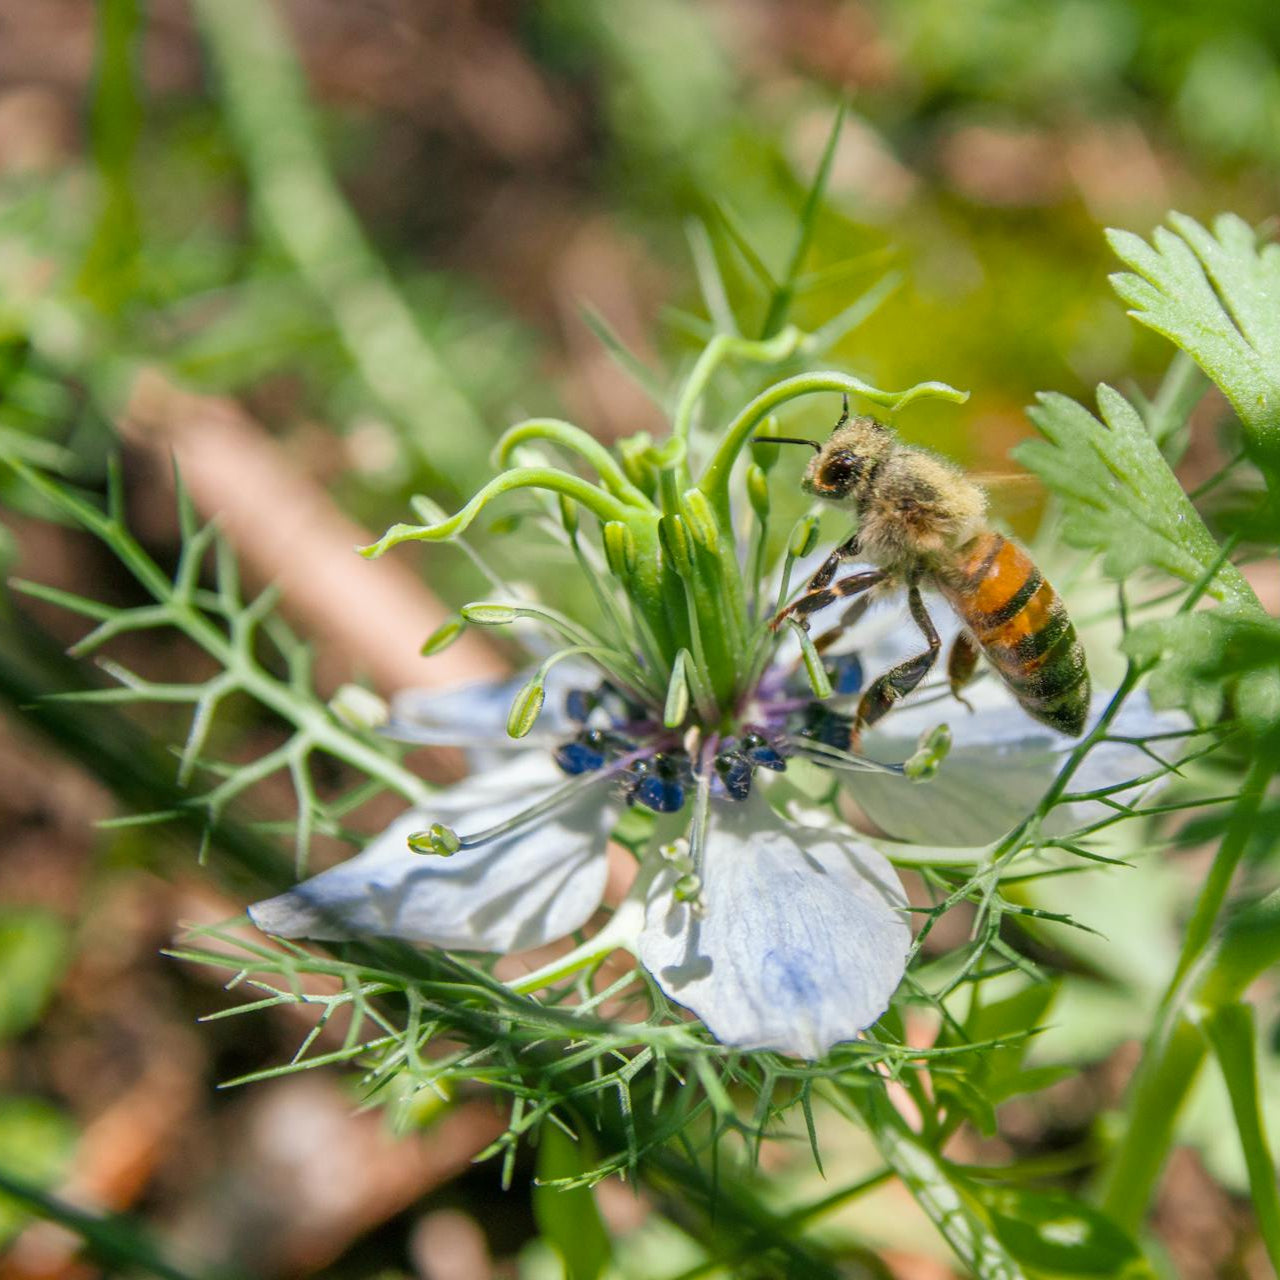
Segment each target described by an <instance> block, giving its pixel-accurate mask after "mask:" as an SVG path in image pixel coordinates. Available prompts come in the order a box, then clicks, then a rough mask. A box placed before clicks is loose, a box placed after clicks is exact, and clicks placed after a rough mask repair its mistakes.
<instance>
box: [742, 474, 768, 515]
mask: <svg viewBox="0 0 1280 1280" xmlns="http://www.w3.org/2000/svg"><path fill="white" fill-rule="evenodd" d="M747 498H748V500H749V501H750V503H751V510H752V511H754V512H755V513H756V519H757V520H759V521H760V523H761V524H763V523H764V522H765V521H766V520H768V518H769V477H768V476H767V475H766V474H765V469H764V468H763V467H761V466H757V465H756V464H755V463H754V462H753V463H752V464H751V465H750V466H749V467H748V468H747Z"/></svg>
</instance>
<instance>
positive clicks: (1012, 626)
mask: <svg viewBox="0 0 1280 1280" xmlns="http://www.w3.org/2000/svg"><path fill="white" fill-rule="evenodd" d="M759 438H760V439H769V440H771V441H774V442H776V443H781V444H804V445H808V446H809V447H810V448H812V449H813V450H814V452H815V456H814V457H813V458H812V459H811V460H810V462H809V465H808V467H807V469H806V470H805V474H804V479H803V480H802V482H801V483H802V486H803V488H804V490H805V492H806V493H811V494H813V495H814V496H815V497H818V498H824V499H826V500H827V501H829V502H839V503H847V504H850V505H851V506H852V507H853V509H854V511H855V512H856V514H857V517H858V529H857V532H856V533H855V534H854V535H853V537H851V538H850V539H849V540H848V541H847V542H844V543H842V544H841V545H840V546H838V547H837V548H836V549H835V550H834V551H833V552H832V553H831V554H830V555H829V556H828V557H827V559H826V561H825V562H824V563H823V565H822V567H821V568H820V569H819V570H818V571H817V573H815V574H814V575H813V577H812V579H811V580H810V581H809V584H808V589H807V591H806V592H805V594H804V595H802V596H800V597H799V598H798V599H796V600H795V601H793V602H792V603H791V604H790V605H788V606H787V607H786V608H785V609H783V610H782V611H781V612H780V613H779V614H778V615H777V617H776V618H774V620H773V623H772V626H773V627H774V629H775V630H776V629H777V628H778V627H779V626H780V625H781V624H782V623H783V622H784V621H786V620H787V619H788V618H794V619H797V620H799V621H801V622H802V623H803V622H804V619H806V618H807V617H808V616H809V615H810V614H812V613H816V612H817V611H818V610H819V609H823V608H825V607H826V606H827V605H829V604H832V603H834V602H835V601H837V600H842V599H847V598H850V597H860V599H858V600H857V601H856V602H855V604H854V605H853V607H852V608H850V609H849V610H847V611H846V613H845V615H844V616H843V617H842V618H841V620H840V626H839V627H838V628H837V629H836V630H834V631H832V632H830V633H828V634H827V635H826V636H823V637H820V638H819V640H818V641H817V642H816V643H817V644H818V645H819V647H820V648H821V647H824V645H825V643H826V642H828V641H829V640H831V639H834V638H835V636H836V635H838V634H839V632H840V631H841V630H843V629H844V628H846V627H848V626H850V625H852V623H853V622H854V621H855V620H856V618H857V617H858V616H860V614H861V612H862V610H863V609H865V607H866V605H867V604H868V603H870V600H871V599H872V597H871V596H870V595H869V594H866V593H869V592H871V591H872V590H873V589H878V590H877V592H876V594H880V593H881V592H883V590H885V589H887V588H890V587H894V586H900V587H905V588H906V592H907V605H908V608H909V609H910V612H911V617H912V619H913V620H914V621H915V624H916V626H917V627H918V628H919V629H920V633H921V634H922V635H923V636H924V640H925V644H926V648H925V650H924V652H922V653H920V654H917V655H916V656H915V657H913V658H908V659H907V660H906V661H905V662H902V663H899V664H898V665H897V666H895V667H893V668H892V669H891V670H889V671H886V672H885V673H884V674H883V675H882V676H880V677H879V678H878V679H876V680H875V681H873V682H872V684H871V685H870V686H869V687H868V688H867V690H866V692H865V693H864V694H863V695H862V698H861V699H860V701H859V703H858V709H857V713H856V716H855V720H854V734H855V738H856V735H857V734H858V733H859V732H860V731H861V729H862V728H863V727H865V726H867V725H871V724H874V723H875V722H876V721H877V720H879V719H880V718H881V717H882V716H883V715H884V714H885V713H886V712H887V711H889V709H890V708H891V707H892V706H893V705H894V703H896V702H897V701H898V700H899V699H901V698H903V697H905V696H906V695H907V694H908V693H910V692H911V691H912V690H913V689H914V688H915V687H916V686H917V685H918V684H919V683H920V681H921V680H923V679H924V677H925V675H926V674H927V673H928V672H929V671H930V670H931V668H932V667H933V666H934V664H935V662H936V661H937V658H938V653H939V651H940V649H941V641H940V640H939V638H938V631H937V628H936V627H935V626H934V624H933V619H932V618H930V616H929V614H928V611H927V610H926V609H925V606H924V601H923V599H922V597H921V594H920V588H921V586H922V585H927V586H932V587H934V588H936V589H937V590H938V591H939V592H940V593H941V595H942V596H943V598H944V599H945V600H946V601H947V603H948V604H949V605H950V606H951V608H952V609H953V610H954V611H955V613H956V615H957V617H959V619H960V621H961V623H962V624H963V629H962V630H961V632H960V633H959V635H958V636H957V637H956V640H955V643H954V645H953V646H952V649H951V653H950V656H949V658H948V662H947V675H948V679H949V683H950V686H951V691H952V693H953V694H955V695H956V696H957V697H959V696H960V690H961V689H962V688H963V687H964V686H965V685H966V684H967V683H968V682H969V680H970V679H971V678H972V676H973V673H974V669H975V667H976V666H977V662H978V658H979V655H981V656H984V657H985V658H986V659H987V661H988V662H989V663H990V664H991V666H992V668H993V669H994V670H995V672H996V674H997V675H998V676H999V677H1000V679H1001V680H1003V681H1004V683H1005V684H1006V685H1007V686H1008V688H1009V691H1010V692H1011V693H1012V694H1013V696H1014V697H1015V698H1016V699H1017V701H1018V704H1019V705H1020V706H1021V707H1022V709H1023V710H1024V711H1026V713H1027V714H1028V715H1030V716H1033V717H1034V718H1035V719H1036V720H1039V721H1040V722H1041V723H1042V724H1046V725H1048V726H1049V727H1050V728H1052V729H1056V730H1057V731H1058V732H1059V733H1064V734H1069V735H1071V736H1072V737H1075V736H1076V735H1078V734H1080V733H1081V732H1082V731H1083V730H1084V725H1085V719H1086V717H1087V715H1088V711H1089V671H1088V667H1087V666H1086V665H1085V656H1084V648H1083V646H1082V645H1081V644H1080V640H1079V637H1078V636H1077V635H1076V629H1075V626H1074V625H1073V624H1072V622H1071V618H1070V617H1069V616H1068V614H1067V610H1066V606H1065V605H1064V604H1063V603H1062V599H1061V597H1060V596H1059V595H1058V593H1057V592H1056V591H1055V590H1054V589H1053V588H1052V587H1051V586H1050V585H1049V583H1048V582H1047V581H1046V580H1045V579H1044V577H1043V576H1042V575H1041V573H1040V571H1039V569H1037V568H1036V566H1035V564H1034V563H1033V562H1032V560H1031V557H1030V556H1029V555H1027V553H1026V552H1025V551H1024V550H1023V549H1022V548H1021V547H1020V546H1018V544H1017V543H1015V542H1012V541H1010V540H1009V539H1008V538H1006V537H1004V536H1003V535H1002V534H999V533H997V532H996V531H995V530H994V529H992V528H991V527H990V526H989V524H988V523H987V516H986V509H987V502H986V495H985V494H984V493H983V491H982V490H981V489H980V488H979V487H978V486H977V485H976V484H975V483H973V482H972V481H971V480H969V479H968V478H967V477H966V476H965V475H964V474H963V473H962V472H961V471H960V470H959V469H958V468H957V467H955V466H953V465H952V464H951V463H949V462H945V461H944V460H943V459H941V458H939V457H937V456H935V455H934V454H932V453H929V452H928V451H926V450H924V449H917V448H912V447H909V446H907V445H904V444H902V443H901V442H900V441H899V440H898V438H897V437H896V436H895V434H894V433H893V431H892V430H891V429H890V428H889V427H887V426H885V425H884V424H883V423H880V422H877V421H876V420H875V419H874V418H869V417H857V418H851V417H850V416H849V402H848V400H847V399H846V400H845V405H844V413H843V415H842V416H841V418H840V421H839V422H837V423H836V425H835V428H834V429H833V430H832V432H831V436H830V438H829V439H828V440H827V441H826V443H825V444H821V443H819V442H818V441H816V440H802V439H791V438H780V437H759ZM854 558H856V559H859V560H863V561H868V562H870V563H871V564H873V565H875V566H876V567H875V568H874V569H871V570H867V571H863V572H859V573H854V574H851V575H850V576H849V577H846V578H840V579H836V577H835V575H836V571H837V570H838V569H839V567H840V564H841V562H842V561H844V560H849V559H854ZM805 625H807V624H805Z"/></svg>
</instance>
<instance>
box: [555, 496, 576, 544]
mask: <svg viewBox="0 0 1280 1280" xmlns="http://www.w3.org/2000/svg"><path fill="white" fill-rule="evenodd" d="M559 498H560V523H561V524H562V525H564V531H565V533H567V534H568V535H569V537H570V538H576V537H577V536H578V504H577V503H576V502H574V500H573V499H572V498H566V497H565V496H564V494H563V493H562V494H560V495H559Z"/></svg>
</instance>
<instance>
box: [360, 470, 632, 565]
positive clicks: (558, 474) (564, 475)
mask: <svg viewBox="0 0 1280 1280" xmlns="http://www.w3.org/2000/svg"><path fill="white" fill-rule="evenodd" d="M516 489H546V490H549V491H550V492H551V493H562V494H564V496H565V497H566V498H572V499H573V500H574V501H575V502H578V503H580V504H581V505H582V506H584V507H585V508H586V509H587V510H588V511H590V512H591V514H592V515H594V516H597V517H598V518H599V519H601V520H625V519H626V518H627V516H628V515H631V516H632V518H633V519H634V517H635V512H634V511H633V510H631V509H630V508H628V507H625V506H623V504H622V503H621V502H619V501H618V500H617V499H616V498H615V497H613V496H612V495H611V494H608V493H605V491H604V490H603V489H598V488H597V487H596V486H595V485H593V484H589V483H588V482H587V481H585V480H580V479H579V478H578V477H577V476H575V475H570V474H569V472H567V471H560V470H558V469H557V468H555V467H516V468H515V469H513V470H511V471H504V472H503V473H502V474H501V475H499V476H495V477H494V478H493V479H492V480H490V481H489V483H488V484H487V485H485V486H484V488H483V489H481V490H480V491H479V492H478V493H477V494H476V495H475V496H474V497H473V498H472V499H471V501H470V502H468V503H467V504H466V506H464V507H463V508H462V509H461V510H460V511H458V512H456V513H455V514H454V515H452V516H450V517H449V518H448V519H447V520H441V521H440V523H439V524H431V525H425V524H397V525H392V527H391V528H390V529H388V530H387V532H386V533H384V534H383V535H382V537H381V538H379V539H378V541H377V542H375V543H373V544H371V545H370V546H367V547H361V548H360V554H361V555H363V556H367V557H368V558H369V559H374V558H376V557H377V556H380V555H382V554H383V552H385V551H388V550H390V548H392V547H395V546H399V545H400V543H402V542H444V541H446V540H447V539H449V538H452V537H453V536H454V535H455V534H459V533H464V532H465V531H466V530H467V529H468V528H469V527H470V525H471V523H472V521H474V520H475V518H476V516H478V515H479V514H480V512H481V511H483V510H484V508H485V507H487V506H488V505H489V503H490V502H492V501H493V500H494V499H495V498H498V497H501V496H502V495H503V494H504V493H510V492H512V491H513V490H516Z"/></svg>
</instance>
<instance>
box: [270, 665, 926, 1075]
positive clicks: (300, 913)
mask: <svg viewBox="0 0 1280 1280" xmlns="http://www.w3.org/2000/svg"><path fill="white" fill-rule="evenodd" d="M512 692H513V688H512V686H509V685H508V686H502V685H485V686H478V687H475V688H472V689H470V690H464V691H461V692H459V693H452V694H446V695H443V696H441V697H438V698H430V697H424V696H422V695H419V694H408V695H405V696H402V697H401V698H400V699H398V700H397V704H396V706H395V715H394V717H393V720H392V726H391V728H392V731H393V732H395V733H397V734H399V735H402V736H405V737H408V738H410V739H412V740H415V741H424V740H426V741H431V742H435V741H441V740H443V738H444V737H447V736H448V726H449V724H450V723H452V724H454V725H455V726H456V728H455V733H454V740H455V741H456V740H462V741H465V742H468V743H470V744H472V746H473V749H475V748H477V746H478V748H479V750H481V751H482V752H483V753H484V758H485V759H486V760H487V759H488V753H489V752H490V751H492V750H493V749H495V748H496V749H501V748H502V747H503V746H504V745H505V746H507V747H511V746H512V745H513V743H512V740H511V739H510V738H505V739H504V737H501V736H499V731H500V730H501V728H502V722H503V721H504V720H505V718H506V705H505V703H506V701H509V700H510V697H511V694H512ZM564 702H565V703H568V704H569V705H570V706H571V707H572V708H573V709H574V710H575V711H577V712H578V713H583V712H584V711H585V714H586V721H585V723H584V724H579V725H577V726H573V725H572V724H571V728H573V729H574V731H573V732H572V733H570V734H569V735H568V736H567V737H566V738H565V740H564V741H562V742H561V743H560V745H559V746H558V748H556V749H555V750H554V751H550V752H549V751H546V750H543V749H525V748H524V744H523V743H521V744H520V746H521V749H518V750H511V751H508V753H507V754H508V758H507V760H506V761H505V762H503V763H500V764H497V765H493V766H487V767H485V768H483V769H482V770H481V771H479V772H476V773H474V774H472V775H471V776H470V777H468V778H467V779H466V780H465V781H463V782H460V783H458V784H456V785H455V786H453V787H450V788H448V789H447V790H445V791H442V792H441V793H440V795H439V796H438V797H436V798H435V800H434V802H433V804H432V805H431V806H430V808H429V809H422V810H410V811H409V812H408V813H405V814H403V815H402V816H401V817H400V818H398V819H397V820H396V821H395V822H393V823H392V824H391V826H390V827H388V828H387V830H386V831H385V832H383V833H382V835H381V836H379V837H378V838H377V839H376V840H374V841H373V842H372V843H371V844H370V845H369V846H368V847H367V848H366V849H365V850H364V851H363V852H361V853H360V854H358V855H357V856H356V857H354V858H352V859H351V860H349V861H347V862H344V863H341V864H340V865H338V866H336V867H334V868H333V869H331V870H329V871H326V872H323V873H322V874H320V875H318V876H315V877H314V878H312V879H311V880H308V881H306V882H305V883H303V884H301V885H299V886H298V887H297V888H295V889H293V890H291V891H290V892H288V893H285V894H282V895H280V896H279V897H277V898H272V899H270V900H268V901H266V902H261V903H258V904H257V905H256V906H254V907H253V908H251V912H250V914H251V915H252V918H253V920H254V922H255V924H257V925H258V927H259V928H261V929H263V930H265V931H266V932H268V933H274V934H278V935H281V936H285V937H308V938H315V939H340V938H351V937H356V936H390V937H396V938H402V939H407V940H410V941H415V942H429V943H433V944H435V945H437V946H442V947H450V948H454V949H457V950H464V951H487V952H503V953H505V952H511V951H522V950H526V949H529V948H533V947H538V946H542V945H543V944H545V943H548V942H552V941H555V940H556V939H558V938H563V937H565V936H566V935H567V934H570V933H572V932H573V931H574V930H576V929H578V928H580V927H581V926H582V925H584V924H585V923H586V922H587V921H588V920H589V919H590V918H591V916H592V915H593V914H594V913H595V912H596V910H597V909H598V908H599V906H600V903H601V899H602V898H603V895H604V889H605V878H606V863H607V857H606V842H607V839H608V835H609V832H610V830H611V829H612V827H613V826H614V824H615V823H616V821H617V819H618V817H619V816H620V814H621V812H622V810H623V808H624V807H625V806H626V805H627V804H628V803H630V804H635V805H639V806H642V807H644V808H646V809H649V810H652V811H654V812H656V813H658V814H660V815H664V816H667V815H671V814H673V813H675V812H678V811H680V810H682V809H686V808H687V809H691V810H693V811H694V812H693V817H692V821H693V823H694V828H693V831H692V832H691V834H690V836H689V837H688V838H686V839H673V840H663V839H661V838H660V837H658V836H656V837H655V841H654V848H653V850H652V852H651V854H650V856H649V858H648V859H647V860H646V863H645V864H644V865H643V866H642V867H641V869H640V873H639V875H638V877H637V880H636V884H635V887H634V888H633V890H632V892H631V895H630V896H629V898H628V900H627V902H625V903H624V904H623V905H622V906H621V907H620V908H619V909H618V911H616V912H615V914H614V916H613V917H612V919H611V921H610V922H609V924H607V925H606V926H605V928H604V929H603V930H602V931H601V933H600V934H598V935H597V936H596V937H595V938H594V939H592V941H591V943H590V944H589V945H588V948H587V952H586V956H585V957H584V958H590V957H594V956H598V955H601V954H604V953H605V952H607V951H609V950H612V949H613V948H614V947H617V946H623V947H628V948H630V949H631V950H632V951H634V953H635V954H636V955H637V957H638V958H639V960H640V961H641V963H642V964H644V965H645V967H646V968H647V969H648V970H649V972H650V973H651V974H652V975H653V977H654V978H655V980H656V981H657V982H658V984H659V985H660V986H661V987H662V988H663V990H664V991H665V992H666V993H667V994H668V995H669V996H670V997H671V998H672V999H673V1000H675V1001H676V1002H678V1003H680V1004H682V1005H684V1006H686V1007H687V1008H689V1009H691V1010H693V1012H694V1013H696V1014H698V1016H699V1017H701V1018H702V1020H703V1021H704V1022H705V1023H706V1025H707V1026H708V1028H709V1029H710V1030H711V1031H712V1033H713V1034H714V1035H716V1037H717V1038H718V1039H720V1040H721V1041H723V1042H724V1043H727V1044H733V1045H738V1046H741V1047H743V1048H769V1049H777V1050H781V1051H783V1052H788V1053H794V1054H798V1055H800V1056H803V1057H807V1058H818V1057H821V1056H822V1055H823V1054H824V1053H825V1052H826V1051H827V1050H828V1049H829V1048H830V1047H831V1046H832V1045H833V1044H835V1043H836V1042H838V1041H840V1040H846V1039H850V1038H851V1037H853V1036H855V1035H856V1034H857V1032H858V1031H860V1030H861V1029H862V1028H864V1027H866V1026H869V1025H870V1024H871V1023H872V1022H874V1021H875V1019H876V1018H877V1017H879V1015H880V1014H881V1013H882V1012H883V1011H884V1009H885V1008H886V1007H887V1005H888V1003H889V999H890V997H891V996H892V995H893V992H894V990H895V989H896V988H897V986H898V983H899V981H900V979H901V977H902V972H903V967H904V964H905V959H906V954H907V949H908V947H909V944H910V940H911V934H910V929H909V928H908V924H907V916H906V914H905V910H904V908H905V906H906V900H905V896H904V894H903V892H902V889H901V886H900V884H899V882H898V878H897V875H896V874H895V872H894V871H893V868H892V866H891V865H890V863H889V861H888V859H886V858H885V857H884V855H883V854H881V853H879V852H878V851H877V850H876V849H874V848H873V847H872V846H871V845H869V844H868V843H867V842H866V841H864V840H861V839H858V838H857V837H855V836H853V835H852V834H851V833H849V832H847V831H840V830H833V829H810V828H805V827H803V826H799V825H797V824H795V823H793V822H790V821H788V820H787V819H785V818H784V817H783V816H782V815H780V814H779V813H778V812H777V811H776V810H775V809H774V808H773V807H772V806H771V805H770V803H769V802H768V800H767V799H766V798H765V795H764V794H763V792H764V790H765V788H764V787H762V786H761V785H758V782H757V781H756V779H755V777H754V775H755V774H756V772H757V771H758V770H761V769H763V770H765V771H766V772H767V773H779V772H780V771H781V769H782V767H783V766H784V760H783V757H782V756H781V755H780V754H779V753H777V752H776V751H775V750H774V749H773V747H772V746H770V745H769V743H768V740H766V739H765V738H764V736H763V735H756V736H754V737H753V736H744V738H743V739H741V740H739V741H738V742H737V743H736V744H734V745H728V746H725V747H724V749H722V750H717V751H715V752H707V753H704V755H705V756H707V758H709V759H711V760H712V764H711V768H710V769H709V770H707V769H702V768H700V767H699V766H695V764H694V763H693V762H692V761H691V760H690V759H689V758H688V756H687V753H686V752H685V750H684V748H683V747H682V746H680V745H679V744H678V740H671V736H670V735H669V734H662V735H654V738H655V741H656V742H658V743H659V744H661V743H663V742H665V743H666V745H667V748H668V749H667V750H665V751H659V750H657V749H656V747H653V748H651V747H645V746H641V745H639V743H640V742H641V738H640V735H641V734H642V733H643V732H644V729H645V727H646V726H645V725H644V724H643V722H639V721H637V722H635V723H633V724H628V723H627V722H625V721H623V720H621V719H620V718H619V717H620V715H622V714H626V713H625V710H624V707H625V702H624V700H623V699H621V698H620V697H619V696H618V695H617V694H616V693H615V692H614V691H613V690H612V689H610V688H608V687H607V686H606V687H605V688H604V689H603V690H593V689H581V688H571V689H568V690H565V691H564ZM592 704H594V705H592ZM601 704H605V705H604V706H601ZM609 704H612V707H610V706H609ZM587 706H591V709H590V710H589V711H587V710H586V707H587ZM611 717H612V718H611ZM565 719H567V716H566V717H565ZM605 724H608V726H609V727H607V728H605V727H594V728H593V727H587V726H590V725H596V726H603V725H605ZM717 765H718V766H719V767H717ZM868 767H873V766H868ZM699 800H701V806H700V805H699ZM686 801H688V803H686ZM478 828H482V829H478ZM666 834H669V833H666ZM411 841H412V842H413V843H412V844H411ZM455 843H456V844H457V845H458V846H459V847H458V848H457V849H456V850H455V851H454V852H452V853H448V854H446V856H431V855H430V854H429V853H428V854H425V855H424V854H423V853H419V852H415V851H414V846H415V845H416V846H417V847H418V848H428V849H429V848H431V847H432V845H433V844H434V846H435V848H436V849H437V850H438V851H439V853H445V851H446V850H448V849H449V848H451V847H452V846H453V845H454V844H455ZM551 968H552V969H553V970H555V971H557V972H560V971H563V970H564V969H565V965H564V962H558V963H556V964H554V965H552V966H551ZM537 984H538V979H537V978H536V977H535V978H534V979H533V980H532V982H530V981H528V980H526V982H525V983H523V984H522V986H523V987H524V988H525V989H536V987H537Z"/></svg>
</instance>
